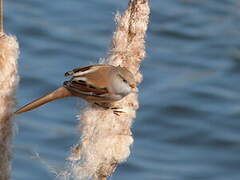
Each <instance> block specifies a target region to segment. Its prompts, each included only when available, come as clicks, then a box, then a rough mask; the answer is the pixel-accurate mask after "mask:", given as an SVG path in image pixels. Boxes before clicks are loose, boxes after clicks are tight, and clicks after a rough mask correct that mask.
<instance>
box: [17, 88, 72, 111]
mask: <svg viewBox="0 0 240 180" xmlns="http://www.w3.org/2000/svg"><path fill="white" fill-rule="evenodd" d="M69 96H72V93H71V92H70V91H69V90H67V89H66V88H65V87H60V88H58V89H56V90H55V91H53V92H51V93H49V94H47V95H45V96H43V97H40V98H39V99H36V100H35V101H33V102H31V103H29V104H27V105H25V106H23V107H22V108H20V109H18V110H17V111H16V112H15V114H20V113H23V112H27V111H31V110H33V109H35V108H37V107H39V106H41V105H43V104H46V103H48V102H51V101H54V100H56V99H61V98H65V97H69Z"/></svg>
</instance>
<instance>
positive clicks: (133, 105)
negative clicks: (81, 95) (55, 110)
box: [68, 0, 150, 180]
mask: <svg viewBox="0 0 240 180" xmlns="http://www.w3.org/2000/svg"><path fill="white" fill-rule="evenodd" d="M149 12H150V10H149V6H148V0H131V1H130V2H129V6H128V8H127V10H126V11H125V12H124V14H123V15H122V16H121V15H119V14H117V15H116V22H117V27H116V31H115V32H114V35H113V40H112V48H111V51H110V54H109V57H108V59H107V60H105V62H104V63H107V64H112V65H115V66H118V65H120V66H123V67H127V68H128V69H129V70H130V71H131V72H132V73H133V74H135V77H136V81H137V83H140V82H141V80H142V75H141V74H140V72H139V71H138V70H139V66H140V63H141V61H142V60H143V59H144V57H145V46H144V43H145V41H144V37H145V32H146V30H147V25H148V18H149ZM137 91H138V89H137V88H136V89H135V92H134V93H131V94H130V95H128V96H127V97H125V98H124V99H122V100H121V101H119V102H117V103H115V104H114V106H115V107H122V108H124V110H125V111H126V113H122V114H120V116H116V115H115V114H113V112H112V110H103V109H101V108H99V107H94V106H91V105H89V106H88V107H86V108H85V109H83V110H82V111H81V114H80V116H79V120H80V121H81V125H80V128H79V131H80V132H81V134H82V137H81V139H80V142H79V144H78V145H76V147H75V148H73V151H72V154H71V156H70V158H69V159H70V163H71V168H70V169H71V170H72V172H71V175H70V176H72V178H73V179H77V180H93V179H94V180H95V179H102V180H103V179H105V180H106V179H107V178H106V177H107V176H110V175H111V174H112V173H113V171H114V170H115V168H116V166H117V165H118V164H119V163H121V162H123V161H125V160H126V159H127V157H128V156H129V154H130V149H129V148H130V145H131V144H132V143H133V138H132V133H131V125H132V121H133V119H134V118H135V117H136V110H137V109H138V98H137ZM68 178H69V177H68Z"/></svg>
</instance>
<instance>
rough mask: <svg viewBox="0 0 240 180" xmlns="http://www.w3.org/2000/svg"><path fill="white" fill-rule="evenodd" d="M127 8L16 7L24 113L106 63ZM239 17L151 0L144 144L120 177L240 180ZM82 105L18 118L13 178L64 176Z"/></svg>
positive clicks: (229, 6) (80, 4)
mask: <svg viewBox="0 0 240 180" xmlns="http://www.w3.org/2000/svg"><path fill="white" fill-rule="evenodd" d="M127 3H128V1H127V0H122V1H114V0H102V1H98V0H89V1H79V0H68V1H64V0H52V1H40V0H21V1H18V0H12V1H6V2H5V29H6V31H7V32H8V33H11V34H14V35H16V36H17V38H18V40H19V43H20V49H21V55H20V58H19V71H20V76H21V81H20V85H19V89H18V92H17V100H18V103H19V105H18V106H20V105H23V104H25V103H27V102H28V101H30V100H33V99H35V98H38V97H39V96H41V95H43V94H45V93H47V92H50V91H52V90H54V89H56V88H57V87H58V86H60V85H61V84H62V82H63V81H64V80H65V79H64V77H63V74H64V72H66V71H68V70H70V69H72V68H74V67H77V66H82V65H89V64H93V63H97V62H98V60H99V58H101V57H106V53H107V51H108V49H109V45H110V41H111V37H112V32H113V30H114V25H115V24H114V22H113V17H114V14H115V12H116V11H117V10H119V11H123V10H124V9H125V8H126V7H127ZM239 9H240V2H239V1H237V0H221V1H220V0H211V1H196V0H168V1H165V0H155V1H151V17H150V24H149V30H148V33H147V39H146V47H147V48H146V50H147V57H146V59H145V61H144V63H143V64H142V67H141V71H142V73H143V75H144V81H143V83H142V84H141V85H140V95H139V98H140V109H139V111H138V114H137V118H136V119H135V122H134V125H133V134H134V139H135V142H134V145H133V146H132V154H131V156H130V158H129V159H128V161H127V162H126V163H123V164H122V165H120V166H119V167H118V168H117V170H116V172H115V173H114V175H113V176H112V177H111V179H113V180H123V179H132V180H135V179H137V180H239V179H240V156H239V152H240V94H239V91H240V83H239V82H240V81H239V78H240V23H239V21H240V13H239ZM82 104H83V101H81V100H79V99H78V100H77V99H74V98H69V99H63V100H59V101H57V102H53V103H50V104H48V105H46V106H44V107H41V108H39V109H37V110H34V111H32V112H29V113H25V114H23V115H19V116H17V117H16V121H17V129H18V132H17V133H16V135H15V137H14V142H13V146H14V147H13V148H14V149H13V152H14V153H13V170H12V172H13V173H12V176H13V179H16V180H33V179H34V180H43V179H44V180H52V179H54V178H55V175H54V173H52V172H51V171H52V169H54V170H56V171H60V170H62V169H63V168H64V167H65V165H66V161H65V158H66V157H67V156H68V154H69V149H70V147H71V146H72V145H73V144H75V143H76V142H77V140H78V133H77V130H76V128H77V124H78V121H77V120H76V115H77V114H78V111H79V107H81V106H82Z"/></svg>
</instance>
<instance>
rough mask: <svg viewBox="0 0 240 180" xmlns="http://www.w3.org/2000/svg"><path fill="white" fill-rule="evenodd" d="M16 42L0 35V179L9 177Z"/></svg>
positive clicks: (16, 79) (12, 38)
mask: <svg viewBox="0 0 240 180" xmlns="http://www.w3.org/2000/svg"><path fill="white" fill-rule="evenodd" d="M17 57H18V43H17V41H16V39H15V37H12V36H6V35H4V36H1V37H0V180H9V179H10V159H11V137H12V127H13V123H12V115H13V112H14V107H15V90H16V85H17V82H18V75H17V61H16V60H17Z"/></svg>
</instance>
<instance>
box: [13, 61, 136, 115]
mask: <svg viewBox="0 0 240 180" xmlns="http://www.w3.org/2000/svg"><path fill="white" fill-rule="evenodd" d="M70 75H72V76H73V77H72V78H71V79H70V80H69V81H65V82H64V84H63V87H60V88H58V89H57V90H55V91H53V92H51V93H49V94H47V95H45V96H43V97H41V98H39V99H37V100H35V101H33V102H31V103H29V104H27V105H25V106H23V107H22V108H20V109H19V110H17V111H16V112H15V113H16V114H20V113H22V112H26V111H30V110H32V109H35V108H37V107H39V106H41V105H43V104H46V103H48V102H50V101H54V100H56V99H60V98H65V97H69V96H76V97H80V98H83V99H85V100H87V101H89V102H92V103H106V102H114V101H118V100H120V99H122V98H123V97H125V96H126V95H128V94H129V93H130V92H131V90H132V88H133V87H135V86H136V85H135V80H134V76H133V74H132V73H131V72H130V71H128V70H127V69H126V68H123V67H120V66H118V67H115V66H111V65H91V66H84V67H80V68H77V69H73V70H72V71H68V72H66V73H65V76H70Z"/></svg>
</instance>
